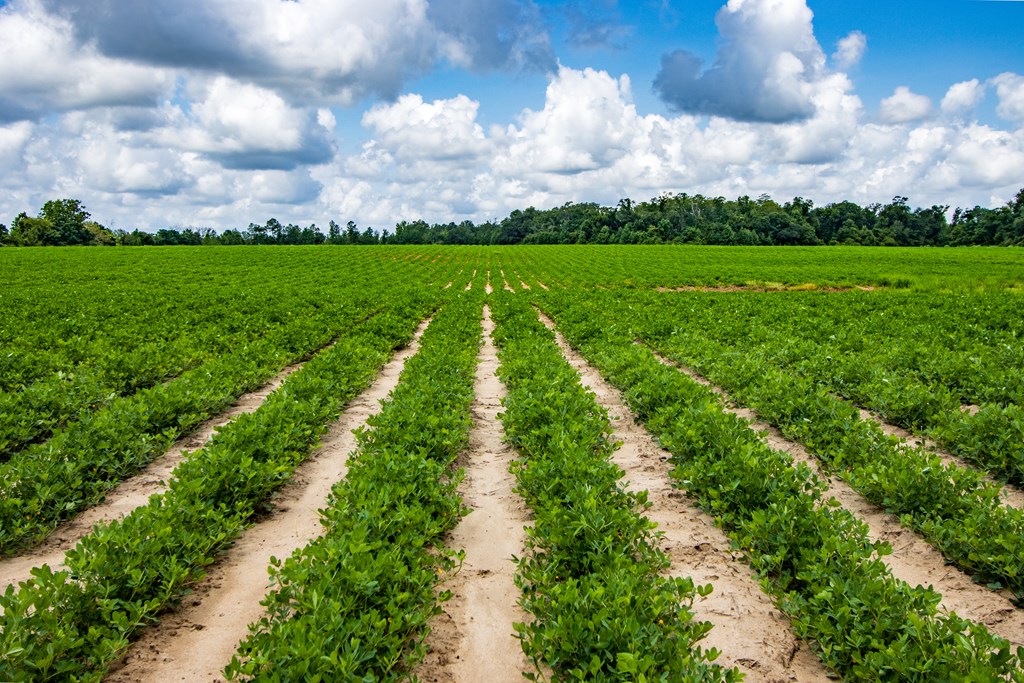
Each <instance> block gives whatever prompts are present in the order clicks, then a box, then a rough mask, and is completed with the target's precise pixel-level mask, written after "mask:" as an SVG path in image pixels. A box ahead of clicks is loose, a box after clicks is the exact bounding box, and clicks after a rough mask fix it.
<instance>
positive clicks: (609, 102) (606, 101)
mask: <svg viewBox="0 0 1024 683" xmlns="http://www.w3.org/2000/svg"><path fill="white" fill-rule="evenodd" d="M520 119H521V125H520V126H519V127H515V126H510V127H509V128H508V130H507V131H506V133H505V135H504V136H503V137H504V142H505V143H506V144H507V146H508V147H507V152H506V153H505V154H504V155H503V156H502V157H501V159H500V160H499V163H500V164H502V165H507V166H509V167H510V168H513V169H520V170H521V171H525V172H526V173H569V174H571V173H578V172H580V171H587V170H594V169H597V168H602V167H605V166H608V165H609V164H614V163H615V161H616V160H617V159H618V158H620V157H621V156H622V155H624V154H626V153H627V152H628V151H629V148H630V145H631V142H632V140H633V136H634V135H635V132H634V131H633V130H631V129H630V126H632V125H633V124H634V123H635V122H636V119H637V114H636V108H635V107H634V106H633V104H632V95H631V92H630V83H629V78H628V77H626V76H623V77H621V78H619V79H615V78H612V77H611V76H609V75H608V74H607V73H606V72H598V71H594V70H593V69H584V70H583V71H577V70H575V69H569V68H566V67H562V68H560V69H559V72H558V74H557V75H556V76H555V77H554V78H553V79H552V80H551V83H550V85H549V86H548V89H547V98H546V101H545V105H544V109H543V110H541V111H539V112H533V111H525V112H523V114H522V115H521V117H520Z"/></svg>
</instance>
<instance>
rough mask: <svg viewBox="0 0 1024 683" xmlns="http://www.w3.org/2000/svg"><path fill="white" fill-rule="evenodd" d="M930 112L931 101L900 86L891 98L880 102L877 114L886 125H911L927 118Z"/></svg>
mask: <svg viewBox="0 0 1024 683" xmlns="http://www.w3.org/2000/svg"><path fill="white" fill-rule="evenodd" d="M931 111H932V101H931V100H930V99H929V98H928V97H926V96H925V95H918V94H917V93H914V92H911V91H910V88H908V87H906V86H903V85H901V86H899V87H898V88H896V91H895V92H894V93H893V94H892V96H891V97H887V98H885V99H884V100H882V107H881V110H880V112H879V114H880V116H881V117H882V120H883V121H885V122H886V123H912V122H914V121H920V120H921V119H923V118H925V117H927V116H928V115H929V114H930V113H931Z"/></svg>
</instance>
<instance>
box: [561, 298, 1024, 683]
mask: <svg viewBox="0 0 1024 683" xmlns="http://www.w3.org/2000/svg"><path fill="white" fill-rule="evenodd" d="M544 305H545V307H546V308H547V309H549V310H550V312H551V313H552V314H554V316H555V318H556V320H557V321H558V324H559V327H560V329H562V330H563V332H564V333H565V335H566V336H567V338H568V339H569V340H570V342H571V343H572V344H573V345H574V346H576V347H577V348H579V349H580V351H581V352H582V353H583V355H584V356H585V357H586V358H587V359H588V360H589V361H590V362H592V363H594V364H595V365H596V366H597V367H598V368H599V369H600V370H601V372H602V373H603V374H604V375H605V376H606V377H607V378H608V379H609V381H611V382H612V383H613V384H615V385H616V386H618V387H619V388H621V389H622V390H623V392H624V394H625V396H626V398H627V401H628V402H629V404H630V405H631V407H632V408H633V409H634V410H635V411H636V412H637V414H638V415H639V416H640V418H641V419H642V420H644V422H645V423H646V425H647V427H648V429H650V430H651V431H652V432H654V433H655V434H656V435H657V436H658V437H659V439H660V440H661V442H662V444H663V445H664V446H665V447H666V448H668V450H669V451H670V452H671V453H672V454H673V463H674V464H675V466H676V469H675V470H674V472H673V476H674V477H675V478H676V480H677V485H679V486H680V487H682V488H685V489H686V490H687V491H689V492H690V493H691V495H694V496H695V497H696V498H697V499H698V500H699V502H700V505H701V506H702V507H703V508H704V509H706V510H707V511H708V512H709V513H710V514H712V515H714V516H715V518H716V522H717V523H718V524H720V525H721V526H722V527H723V528H724V529H726V530H727V531H728V532H729V533H730V536H731V537H732V539H733V541H734V543H735V544H736V546H737V547H738V548H739V549H741V550H742V552H743V553H744V554H745V555H746V556H747V558H748V561H749V562H750V564H751V566H752V567H753V568H754V569H755V570H756V571H757V572H758V573H759V575H760V576H761V577H762V578H763V585H764V586H765V588H766V589H767V590H769V591H770V592H771V593H772V594H773V595H774V596H775V599H776V601H777V603H778V604H779V606H780V607H781V608H782V609H783V611H785V612H786V613H787V614H788V615H789V616H790V618H791V619H792V623H793V627H794V629H795V631H796V632H797V634H798V635H800V636H801V637H803V638H805V639H807V640H808V641H810V642H811V643H812V644H813V645H814V648H815V650H816V651H817V652H818V655H819V657H821V659H822V661H824V662H825V663H826V664H827V665H828V666H830V667H832V668H833V669H834V670H835V671H836V672H837V673H839V674H840V675H841V676H843V677H844V678H850V679H856V680H910V681H934V680H946V681H974V680H1014V681H1022V680H1024V669H1022V668H1021V661H1020V658H1021V656H1022V655H1024V652H1021V651H1020V650H1018V652H1017V653H1016V654H1014V653H1012V652H1011V651H1010V646H1009V644H1008V643H1007V642H1006V641H1004V640H1002V639H1000V638H997V637H995V636H993V635H992V634H991V633H989V632H988V630H987V629H986V628H985V627H983V626H981V625H978V624H974V623H971V622H968V621H965V620H963V619H961V618H959V617H957V616H956V615H955V614H945V613H943V612H941V611H939V610H938V608H937V605H938V603H939V600H940V596H939V595H938V594H936V593H935V592H934V591H932V590H931V589H927V588H923V587H916V588H911V587H910V586H908V585H907V584H906V583H904V582H902V581H898V580H896V579H895V578H893V576H892V574H891V572H890V571H889V569H888V567H887V566H886V565H885V563H884V562H883V561H882V559H881V558H882V556H884V555H885V554H886V553H887V552H889V551H890V549H889V548H888V547H887V546H886V545H885V544H884V543H872V542H871V541H870V540H869V539H868V535H867V528H866V526H865V525H864V524H863V523H862V522H860V521H859V520H857V519H856V518H855V517H854V516H853V515H851V514H850V513H849V512H848V511H846V510H844V509H842V508H837V507H835V506H834V503H833V501H826V500H823V497H822V493H823V491H824V490H825V485H824V484H823V483H822V482H821V481H820V480H818V478H817V477H816V476H815V475H814V474H813V473H812V472H811V471H810V470H809V469H808V468H807V467H806V466H804V465H802V464H801V465H796V466H794V464H793V461H792V458H791V457H790V456H788V455H787V454H785V453H782V452H779V451H773V450H772V449H770V448H769V447H768V446H767V445H766V444H765V443H764V442H763V441H761V440H760V438H759V436H758V435H757V434H756V433H755V432H754V431H753V430H751V429H750V428H749V427H748V425H747V423H746V422H745V421H743V420H741V419H740V418H737V417H735V416H733V415H731V414H729V413H726V412H724V411H723V409H722V407H721V406H720V405H719V404H718V402H717V398H716V397H715V395H714V394H713V392H712V391H711V390H710V389H708V388H707V387H703V386H701V385H699V384H697V383H696V382H695V381H693V380H692V379H690V378H689V377H687V376H685V375H684V374H683V373H681V372H680V371H678V370H676V369H674V368H670V367H667V366H665V365H664V364H662V363H660V362H659V361H658V360H657V359H656V357H655V356H654V355H653V354H652V353H651V352H650V351H649V350H648V349H647V348H645V347H644V346H642V345H638V344H636V343H634V337H633V334H632V330H630V326H629V325H628V324H616V323H615V322H614V320H613V319H610V318H608V317H604V316H601V315H598V314H597V312H596V310H595V307H594V305H593V302H587V301H583V300H582V299H581V298H579V297H576V298H571V297H569V296H563V297H560V298H558V299H555V298H553V297H547V298H545V300H544Z"/></svg>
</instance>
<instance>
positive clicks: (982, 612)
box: [659, 358, 1024, 646]
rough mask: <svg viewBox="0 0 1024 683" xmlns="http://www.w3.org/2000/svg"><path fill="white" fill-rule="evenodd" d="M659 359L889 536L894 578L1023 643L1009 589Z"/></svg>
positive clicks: (1021, 619)
mask: <svg viewBox="0 0 1024 683" xmlns="http://www.w3.org/2000/svg"><path fill="white" fill-rule="evenodd" d="M659 360H661V361H662V362H663V363H665V364H668V365H672V366H673V367H676V368H678V369H679V370H681V371H682V372H684V373H685V374H686V375H687V376H689V377H690V378H692V379H693V380H695V381H697V382H699V383H701V384H704V385H705V386H709V387H712V388H713V389H714V391H715V393H717V394H718V395H719V396H720V397H721V398H722V400H723V401H724V402H725V403H726V410H728V411H729V412H731V413H733V414H735V415H738V416H739V417H742V418H744V419H746V420H748V421H749V422H750V428H751V429H754V430H756V431H758V432H760V433H762V435H763V438H764V439H765V441H766V442H767V443H768V445H769V446H771V447H772V448H773V449H775V450H779V451H783V452H786V453H788V454H789V455H791V456H792V457H793V459H794V460H795V461H796V462H803V463H805V464H806V465H807V466H808V467H810V468H811V469H812V470H814V471H815V472H816V473H817V474H818V476H819V477H821V478H822V480H824V481H826V482H828V484H829V488H828V490H827V492H826V493H825V496H826V497H832V498H835V499H836V500H837V501H839V503H840V504H841V505H842V506H843V507H844V508H846V509H847V510H849V511H850V512H852V513H853V514H854V515H856V516H857V517H858V518H859V519H861V520H863V521H864V522H865V523H866V524H867V525H868V536H869V538H871V539H872V540H874V541H879V540H883V541H887V542H888V543H889V544H890V545H891V546H892V549H893V552H892V554H891V555H888V556H886V557H884V558H882V559H883V561H884V562H885V563H886V564H887V565H888V566H889V568H890V569H891V570H892V573H893V575H894V576H895V577H896V578H898V579H901V580H903V581H906V582H907V583H909V584H910V585H911V586H931V587H932V588H934V589H935V590H936V591H937V592H938V593H939V594H941V596H942V601H941V603H940V607H941V608H942V609H945V610H947V611H950V612H955V613H956V614H958V615H959V616H961V617H964V618H965V619H970V620H972V621H976V622H979V623H982V624H985V626H987V627H988V628H989V630H991V631H992V632H993V633H995V634H997V635H1000V636H1002V637H1003V638H1006V639H1007V640H1009V641H1010V642H1011V643H1013V644H1014V645H1015V646H1020V645H1022V644H1024V610H1021V609H1018V608H1016V607H1015V606H1014V605H1013V602H1012V595H1011V594H1010V593H1009V592H1008V591H993V590H990V589H988V588H986V587H985V586H982V585H980V584H976V583H974V582H973V581H972V580H971V577H969V576H967V575H966V574H964V573H963V572H962V571H960V570H959V569H957V568H956V567H953V566H951V565H949V564H947V562H946V559H945V558H944V557H943V556H942V553H940V552H939V551H938V550H937V549H935V547H934V546H932V545H931V544H930V543H928V542H927V541H926V540H924V538H922V537H921V536H920V535H919V534H917V533H916V532H915V531H913V530H911V529H907V528H905V527H903V526H902V525H901V524H900V521H899V518H898V517H896V516H895V515H892V514H889V513H887V512H886V511H885V510H883V509H881V508H879V507H878V506H877V505H875V504H874V503H871V502H870V501H868V500H866V499H865V498H864V497H863V496H862V495H861V494H860V493H858V492H857V491H855V490H854V489H853V488H851V487H850V485H849V484H847V483H846V482H845V481H842V480H841V479H836V478H831V477H828V476H827V475H825V474H824V473H823V472H822V470H821V468H820V463H819V461H818V460H817V458H815V457H814V456H813V455H811V454H810V453H808V452H807V450H806V449H805V448H804V447H803V446H802V445H800V444H798V443H796V442H794V441H790V440H789V439H787V438H785V437H784V436H783V435H782V434H781V432H779V430H778V429H776V428H775V427H773V426H772V425H770V424H768V423H766V422H763V421H761V420H760V418H759V416H758V415H757V413H755V412H754V411H752V410H750V409H747V408H738V407H732V404H731V402H730V400H729V396H728V394H727V393H726V392H725V391H723V390H722V389H721V388H719V387H716V386H714V385H712V384H711V383H710V382H709V381H708V380H707V379H706V378H705V377H703V376H701V375H700V374H698V373H696V372H694V371H693V370H692V369H689V368H685V367H683V366H680V365H678V364H676V363H673V362H672V361H669V360H667V359H665V358H659Z"/></svg>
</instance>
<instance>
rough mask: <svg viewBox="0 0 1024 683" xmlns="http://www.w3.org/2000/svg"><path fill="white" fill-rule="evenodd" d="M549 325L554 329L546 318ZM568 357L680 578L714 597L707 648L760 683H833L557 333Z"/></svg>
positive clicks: (706, 603) (648, 440)
mask: <svg viewBox="0 0 1024 683" xmlns="http://www.w3.org/2000/svg"><path fill="white" fill-rule="evenodd" d="M541 319H542V320H543V321H544V324H545V325H547V326H548V327H549V328H551V329H554V323H553V322H552V321H551V320H550V319H549V318H547V317H546V316H544V315H543V314H542V315H541ZM556 335H557V339H558V345H559V346H560V347H561V349H562V352H563V354H564V355H565V356H566V358H567V359H568V360H569V362H570V363H571V364H572V366H573V367H574V368H575V369H576V371H577V372H578V373H579V374H580V376H581V378H582V381H583V384H584V385H585V386H587V387H589V388H590V389H591V390H592V391H593V392H594V393H595V394H596V396H597V400H598V402H599V403H600V404H601V405H602V406H604V407H605V408H606V409H607V410H608V413H609V415H611V416H613V419H614V420H615V438H616V439H618V440H619V441H621V442H622V446H621V448H619V450H618V451H616V453H615V455H614V456H613V461H614V462H615V463H616V464H617V465H618V466H619V467H620V468H621V469H622V470H623V471H624V472H625V474H626V481H627V482H628V486H627V488H628V489H629V490H631V491H643V490H646V491H647V492H648V500H649V501H650V502H651V503H652V507H651V508H650V509H649V510H648V512H647V516H648V517H649V518H650V519H651V520H652V521H654V522H656V523H657V524H658V531H661V532H663V533H664V538H663V545H662V547H663V549H664V550H665V551H666V552H667V553H668V554H669V555H670V557H671V559H672V568H671V570H670V575H672V576H690V577H691V578H692V579H693V581H694V583H696V584H698V585H703V584H709V583H710V584H713V586H714V592H712V593H711V595H709V596H708V597H706V598H703V599H700V600H699V601H698V602H697V603H696V604H695V605H694V612H695V614H696V617H697V618H698V619H701V620H705V621H709V622H711V623H712V625H713V628H712V629H711V632H710V633H709V634H708V637H707V638H706V639H705V640H704V641H703V642H702V643H701V644H702V646H703V647H706V648H711V647H714V648H716V649H717V650H719V652H721V655H720V657H719V659H718V660H717V661H719V662H720V663H721V664H723V665H724V666H735V667H738V668H739V669H740V670H741V671H742V672H744V673H745V674H746V675H747V678H746V680H747V681H749V682H751V683H754V682H755V681H756V682H772V683H775V682H781V681H825V680H829V678H830V673H829V671H828V670H827V669H826V668H825V666H824V665H823V664H822V663H821V661H820V660H819V659H818V658H817V657H816V656H815V655H814V653H813V652H811V650H810V648H809V647H808V646H807V644H806V643H804V642H803V641H801V640H800V639H799V638H797V637H796V636H795V635H794V634H793V632H792V630H791V629H790V628H789V619H788V618H787V617H786V616H785V615H784V614H782V612H780V611H779V610H778V609H777V608H776V607H775V606H774V605H773V604H772V602H771V599H770V598H769V597H768V596H767V595H766V594H765V593H764V592H763V591H762V590H761V587H760V584H759V582H758V580H757V578H756V577H755V576H754V573H753V571H752V570H751V569H750V567H749V566H747V565H746V563H745V562H743V561H742V558H741V556H740V555H739V554H734V551H733V548H732V544H731V542H730V540H729V538H728V537H727V536H726V535H725V533H724V532H722V530H721V529H719V528H718V527H716V526H715V524H714V520H713V519H712V518H711V516H710V515H708V514H706V513H705V512H703V511H702V510H701V509H700V508H699V507H697V504H696V502H695V501H693V500H692V499H690V498H688V497H687V496H686V495H685V494H684V493H683V492H681V491H678V490H676V489H674V488H673V487H672V485H671V483H670V481H671V479H670V477H669V471H670V470H671V465H670V464H669V457H670V454H669V453H668V452H667V451H665V450H663V449H662V448H660V447H659V446H658V445H657V443H655V441H654V439H653V438H652V437H651V436H650V434H649V433H648V432H647V431H646V430H645V429H644V428H643V427H642V426H641V425H640V424H639V423H638V421H637V420H636V417H635V415H633V413H632V412H631V411H630V410H629V408H628V407H627V406H626V405H625V403H624V402H623V401H622V395H621V393H620V392H619V391H618V389H616V388H615V387H613V386H611V385H610V384H608V383H607V382H606V381H605V380H604V378H602V377H601V375H600V373H598V371H597V370H595V369H594V368H593V367H592V366H590V364H589V363H587V362H586V360H584V359H583V357H582V356H580V355H579V354H578V353H577V352H576V351H575V350H574V349H572V347H570V346H569V344H568V343H567V342H566V341H565V339H564V338H563V337H562V335H561V334H558V333H557V332H556Z"/></svg>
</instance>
